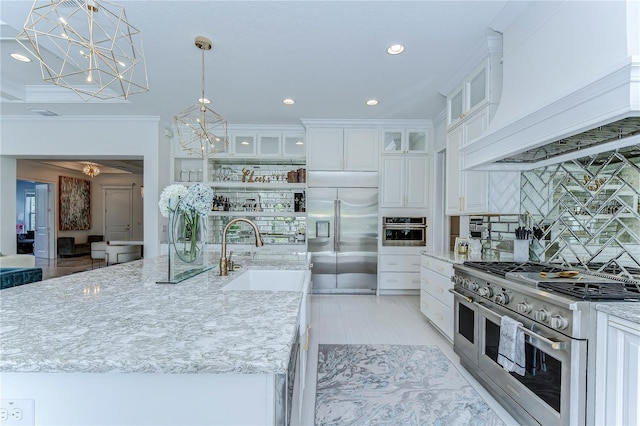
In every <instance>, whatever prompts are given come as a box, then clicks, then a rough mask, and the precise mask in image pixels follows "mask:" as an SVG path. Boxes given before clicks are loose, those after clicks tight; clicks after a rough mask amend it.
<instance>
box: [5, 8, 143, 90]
mask: <svg viewBox="0 0 640 426" xmlns="http://www.w3.org/2000/svg"><path fill="white" fill-rule="evenodd" d="M16 39H17V40H18V42H19V43H20V44H22V46H24V47H25V48H26V49H27V50H28V51H29V52H30V53H31V54H32V55H33V56H35V57H36V58H37V59H38V61H39V62H40V69H41V71H42V78H43V79H44V80H45V81H47V82H49V83H53V84H55V85H58V86H62V87H66V88H69V89H71V90H73V91H74V92H76V93H77V94H78V95H80V97H81V98H82V99H84V100H85V101H88V100H91V99H93V98H96V99H115V98H120V99H127V98H128V97H129V96H130V95H132V94H135V93H140V92H147V91H148V90H149V83H148V80H147V70H146V64H145V60H144V54H143V49H142V36H141V33H140V31H139V30H138V29H136V28H135V27H133V26H132V25H130V24H129V22H128V21H127V16H126V13H125V11H124V8H123V7H120V6H118V5H116V4H113V3H110V2H108V1H104V0H47V1H45V0H35V1H34V3H33V6H32V8H31V11H30V12H29V15H28V17H27V20H26V22H25V24H24V30H23V31H22V32H21V33H20V34H18V36H17V37H16Z"/></svg>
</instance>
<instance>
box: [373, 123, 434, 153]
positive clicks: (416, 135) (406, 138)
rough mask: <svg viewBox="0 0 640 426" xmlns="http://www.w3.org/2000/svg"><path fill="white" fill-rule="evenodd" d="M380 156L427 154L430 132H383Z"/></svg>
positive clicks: (392, 130) (401, 130) (402, 130)
mask: <svg viewBox="0 0 640 426" xmlns="http://www.w3.org/2000/svg"><path fill="white" fill-rule="evenodd" d="M381 140H382V147H381V153H382V154H410V153H413V154H427V153H429V150H430V132H429V130H428V129H418V130H406V129H398V130H395V129H391V130H384V131H383V136H382V138H381Z"/></svg>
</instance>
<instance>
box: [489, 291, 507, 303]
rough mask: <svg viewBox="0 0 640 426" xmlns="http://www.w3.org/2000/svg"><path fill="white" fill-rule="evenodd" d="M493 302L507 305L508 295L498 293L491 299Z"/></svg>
mask: <svg viewBox="0 0 640 426" xmlns="http://www.w3.org/2000/svg"><path fill="white" fill-rule="evenodd" d="M493 300H494V302H496V303H499V304H501V305H506V304H508V303H509V295H508V294H506V293H498V294H496V297H494V298H493Z"/></svg>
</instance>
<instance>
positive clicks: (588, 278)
mask: <svg viewBox="0 0 640 426" xmlns="http://www.w3.org/2000/svg"><path fill="white" fill-rule="evenodd" d="M464 266H466V267H469V268H473V269H477V270H480V271H483V272H486V273H489V274H492V275H496V276H499V277H501V278H503V279H505V280H508V281H509V282H513V283H518V284H521V285H526V286H532V287H537V288H539V289H541V290H546V291H549V292H551V293H557V294H561V295H565V296H571V297H573V298H575V299H579V300H585V301H592V300H602V301H604V300H634V301H640V282H637V281H633V280H626V279H620V278H618V277H615V276H611V277H608V276H605V275H604V274H602V273H600V274H597V275H593V274H591V273H589V271H588V270H584V269H579V271H581V273H579V274H578V275H576V276H575V277H574V278H566V277H558V276H557V275H556V274H557V273H559V272H563V271H569V270H570V269H567V268H564V267H561V266H557V265H551V264H544V263H536V262H472V261H467V262H464ZM541 272H546V277H543V276H541V275H540V273H541Z"/></svg>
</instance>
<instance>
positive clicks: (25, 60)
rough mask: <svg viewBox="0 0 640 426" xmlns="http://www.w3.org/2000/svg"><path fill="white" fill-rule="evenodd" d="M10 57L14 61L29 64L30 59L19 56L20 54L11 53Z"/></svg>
mask: <svg viewBox="0 0 640 426" xmlns="http://www.w3.org/2000/svg"><path fill="white" fill-rule="evenodd" d="M11 57H12V58H13V59H15V60H16V61H20V62H31V59H30V58H28V57H26V56H24V55H21V54H20V53H12V54H11Z"/></svg>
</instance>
